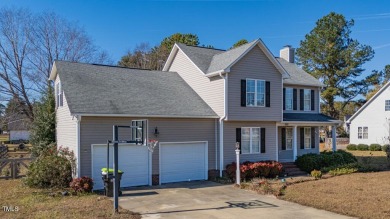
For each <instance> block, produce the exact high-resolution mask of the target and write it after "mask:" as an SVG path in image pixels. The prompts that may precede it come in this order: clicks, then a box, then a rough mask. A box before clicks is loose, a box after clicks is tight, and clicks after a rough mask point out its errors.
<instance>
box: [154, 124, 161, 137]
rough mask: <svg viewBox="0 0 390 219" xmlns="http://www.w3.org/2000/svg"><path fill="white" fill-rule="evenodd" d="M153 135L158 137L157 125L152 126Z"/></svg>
mask: <svg viewBox="0 0 390 219" xmlns="http://www.w3.org/2000/svg"><path fill="white" fill-rule="evenodd" d="M153 134H154V136H156V137H158V135H159V134H160V132H159V131H158V128H157V126H156V127H155V128H154V133H153Z"/></svg>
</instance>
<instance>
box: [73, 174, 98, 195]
mask: <svg viewBox="0 0 390 219" xmlns="http://www.w3.org/2000/svg"><path fill="white" fill-rule="evenodd" d="M69 186H70V188H71V189H73V191H75V192H76V193H80V192H82V193H83V192H92V189H93V180H92V179H91V178H89V177H87V176H83V177H81V178H74V179H73V180H72V182H70V184H69Z"/></svg>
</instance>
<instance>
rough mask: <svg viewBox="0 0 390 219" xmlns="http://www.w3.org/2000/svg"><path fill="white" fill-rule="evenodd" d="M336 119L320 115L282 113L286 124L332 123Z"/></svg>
mask: <svg viewBox="0 0 390 219" xmlns="http://www.w3.org/2000/svg"><path fill="white" fill-rule="evenodd" d="M335 120H336V119H334V118H332V117H330V116H327V115H324V114H321V113H283V121H286V122H289V121H291V122H293V121H294V122H298V121H300V122H334V121H335Z"/></svg>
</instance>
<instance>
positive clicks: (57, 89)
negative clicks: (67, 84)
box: [55, 81, 64, 108]
mask: <svg viewBox="0 0 390 219" xmlns="http://www.w3.org/2000/svg"><path fill="white" fill-rule="evenodd" d="M55 92H56V101H57V102H56V107H57V108H59V107H62V106H64V97H63V96H64V95H63V91H62V85H61V81H58V82H57V84H56V86H55Z"/></svg>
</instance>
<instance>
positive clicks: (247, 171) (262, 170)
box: [226, 161, 283, 180]
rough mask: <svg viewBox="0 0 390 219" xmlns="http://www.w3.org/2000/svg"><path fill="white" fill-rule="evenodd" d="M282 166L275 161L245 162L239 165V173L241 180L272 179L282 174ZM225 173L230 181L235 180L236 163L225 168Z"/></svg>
mask: <svg viewBox="0 0 390 219" xmlns="http://www.w3.org/2000/svg"><path fill="white" fill-rule="evenodd" d="M282 169H283V166H282V164H281V163H279V162H276V161H258V162H250V161H246V162H244V163H242V164H240V172H241V179H242V180H250V179H253V178H258V177H264V178H274V177H276V176H278V175H279V174H280V173H281V172H282ZM226 173H227V176H228V177H229V178H230V179H235V178H236V163H235V162H233V163H231V164H228V165H227V166H226Z"/></svg>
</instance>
